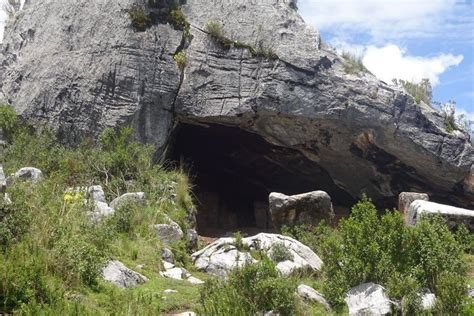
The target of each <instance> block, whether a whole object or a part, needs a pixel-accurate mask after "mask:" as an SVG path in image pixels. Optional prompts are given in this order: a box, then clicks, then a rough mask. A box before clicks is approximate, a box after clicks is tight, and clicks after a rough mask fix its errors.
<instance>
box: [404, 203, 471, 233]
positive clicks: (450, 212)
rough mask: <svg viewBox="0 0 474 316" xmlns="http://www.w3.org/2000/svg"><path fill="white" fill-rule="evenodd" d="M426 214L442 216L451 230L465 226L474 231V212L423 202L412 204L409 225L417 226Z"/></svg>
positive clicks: (409, 212) (408, 219)
mask: <svg viewBox="0 0 474 316" xmlns="http://www.w3.org/2000/svg"><path fill="white" fill-rule="evenodd" d="M425 214H426V215H429V214H439V215H441V216H442V217H443V218H445V219H446V222H447V224H448V226H449V227H450V228H454V227H457V226H458V225H460V224H464V225H466V227H467V228H468V229H469V230H470V231H471V232H473V231H474V211H472V210H467V209H463V208H458V207H454V206H450V205H444V204H439V203H434V202H428V201H421V200H416V201H414V202H412V203H411V204H410V208H409V211H408V218H407V224H408V225H415V224H416V222H417V221H418V220H419V219H420V218H421V217H422V216H423V215H425Z"/></svg>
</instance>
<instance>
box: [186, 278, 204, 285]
mask: <svg viewBox="0 0 474 316" xmlns="http://www.w3.org/2000/svg"><path fill="white" fill-rule="evenodd" d="M188 282H189V283H191V284H195V285H199V284H204V283H205V282H204V281H203V280H200V279H198V278H196V277H193V276H190V277H189V278H188Z"/></svg>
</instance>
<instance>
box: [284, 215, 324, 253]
mask: <svg viewBox="0 0 474 316" xmlns="http://www.w3.org/2000/svg"><path fill="white" fill-rule="evenodd" d="M282 234H283V235H287V236H290V237H293V238H295V239H297V240H299V241H300V242H302V243H303V244H304V245H306V246H308V247H309V248H311V249H312V250H313V251H314V252H315V253H317V254H321V253H324V247H325V243H326V240H327V238H328V236H331V235H332V234H333V229H332V228H331V227H330V226H329V225H328V224H327V223H326V221H324V220H322V221H321V222H320V223H319V224H318V225H316V226H311V225H295V226H283V227H282Z"/></svg>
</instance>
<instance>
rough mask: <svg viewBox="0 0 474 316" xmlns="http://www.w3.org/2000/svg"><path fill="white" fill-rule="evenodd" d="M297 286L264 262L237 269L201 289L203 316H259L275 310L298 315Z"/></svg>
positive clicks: (265, 260) (267, 262) (284, 313)
mask: <svg viewBox="0 0 474 316" xmlns="http://www.w3.org/2000/svg"><path fill="white" fill-rule="evenodd" d="M295 288H296V285H295V284H293V283H292V282H291V280H290V279H285V278H281V276H280V274H279V272H278V270H277V269H276V267H275V264H274V263H273V262H272V261H270V260H269V259H264V260H262V261H260V262H259V263H257V264H252V265H246V266H245V267H243V268H241V269H236V270H234V271H233V272H232V273H231V274H230V275H229V276H228V278H227V279H226V280H220V279H213V280H209V281H207V282H206V284H205V285H204V286H203V288H202V289H201V309H200V311H199V312H200V313H201V314H202V315H256V314H257V313H259V312H262V311H270V310H272V311H274V312H275V313H279V314H280V315H294V314H295V312H296V307H297V305H296V304H297V303H296V299H295V295H294V292H295Z"/></svg>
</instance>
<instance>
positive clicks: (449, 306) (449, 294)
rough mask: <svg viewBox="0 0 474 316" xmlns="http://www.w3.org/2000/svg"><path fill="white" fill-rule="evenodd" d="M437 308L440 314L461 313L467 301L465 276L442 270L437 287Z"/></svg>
mask: <svg viewBox="0 0 474 316" xmlns="http://www.w3.org/2000/svg"><path fill="white" fill-rule="evenodd" d="M435 293H436V310H437V312H438V313H439V314H440V315H461V311H462V310H463V305H464V304H465V303H466V302H467V296H466V293H467V286H466V281H465V280H464V278H463V277H462V276H461V275H459V274H457V273H454V272H449V271H445V272H441V273H440V275H439V278H438V280H437V283H436V287H435Z"/></svg>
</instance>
